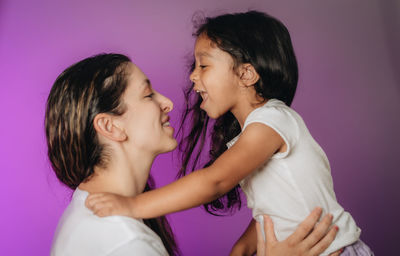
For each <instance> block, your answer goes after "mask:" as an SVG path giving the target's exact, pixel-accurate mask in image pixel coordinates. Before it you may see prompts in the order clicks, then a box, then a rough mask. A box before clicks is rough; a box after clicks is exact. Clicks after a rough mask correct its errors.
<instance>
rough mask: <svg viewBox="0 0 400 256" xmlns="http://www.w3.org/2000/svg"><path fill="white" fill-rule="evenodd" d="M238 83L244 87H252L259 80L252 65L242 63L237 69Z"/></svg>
mask: <svg viewBox="0 0 400 256" xmlns="http://www.w3.org/2000/svg"><path fill="white" fill-rule="evenodd" d="M239 75H240V81H241V83H242V84H243V85H244V86H245V87H250V86H253V85H254V84H255V83H257V82H258V80H259V79H260V75H259V74H258V73H257V71H256V70H255V68H254V67H253V65H251V64H249V63H244V64H242V65H241V66H240V67H239Z"/></svg>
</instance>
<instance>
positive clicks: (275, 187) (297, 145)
mask: <svg viewBox="0 0 400 256" xmlns="http://www.w3.org/2000/svg"><path fill="white" fill-rule="evenodd" d="M251 123H262V124H265V125H267V126H269V127H271V128H272V129H274V130H275V131H276V132H277V133H278V134H279V135H280V136H281V137H282V139H283V140H284V141H285V143H286V145H287V150H286V152H282V153H276V154H274V155H273V156H272V158H271V159H269V160H268V161H266V162H265V164H264V165H263V166H261V167H259V168H258V169H257V170H255V171H254V172H253V173H251V174H250V175H249V176H248V177H246V178H245V179H243V180H242V181H241V182H240V186H241V188H242V189H243V191H244V193H245V194H246V198H247V205H248V207H249V208H251V209H252V212H253V217H254V218H256V219H257V216H260V215H261V214H267V215H269V216H270V217H271V218H272V220H273V222H274V227H275V233H276V236H277V238H278V240H284V239H286V238H287V237H288V236H289V235H291V234H292V233H293V232H294V231H295V229H296V228H297V226H298V224H299V223H301V222H302V221H303V220H304V219H305V218H306V217H307V216H308V214H310V212H311V211H312V210H313V209H314V208H315V207H317V206H318V207H322V208H323V210H324V213H331V214H333V224H335V225H337V226H338V227H339V232H338V233H337V235H336V238H335V240H334V241H333V243H332V244H331V245H330V246H329V248H328V249H327V250H326V251H325V252H324V254H322V255H328V254H329V253H331V252H334V251H336V250H338V249H340V248H343V247H344V246H347V245H349V244H352V243H354V242H355V241H357V240H358V238H359V236H360V232H361V230H360V229H359V228H358V227H357V225H356V223H355V222H354V220H353V218H352V217H351V215H350V214H349V213H348V212H346V211H344V209H343V208H342V207H341V206H340V205H339V203H338V202H337V201H336V196H335V192H334V190H333V182H332V177H331V173H330V172H331V171H330V166H329V162H328V158H327V157H326V155H325V153H324V151H323V150H322V149H321V147H320V146H319V145H318V143H317V142H316V141H315V140H314V139H313V137H312V136H311V134H310V132H309V131H308V129H307V127H306V125H305V124H304V121H303V120H302V118H301V117H300V116H299V115H298V114H297V113H296V112H295V111H294V110H293V109H291V108H290V107H288V106H286V105H285V103H283V102H282V101H279V100H276V99H270V100H268V101H267V103H266V104H265V105H263V106H261V107H259V108H257V109H255V110H254V111H252V112H251V113H250V114H249V116H248V117H247V118H246V121H245V123H244V126H243V129H242V131H243V130H244V129H246V127H247V126H248V125H249V124H251ZM239 137H240V134H239V135H238V136H237V137H235V138H234V139H233V140H231V141H230V142H228V144H227V146H228V148H229V147H231V146H232V145H233V144H234V143H235V142H236V141H237V140H238V139H239ZM260 143H268V141H265V142H260ZM249 161H251V160H249Z"/></svg>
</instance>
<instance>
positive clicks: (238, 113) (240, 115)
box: [231, 97, 268, 129]
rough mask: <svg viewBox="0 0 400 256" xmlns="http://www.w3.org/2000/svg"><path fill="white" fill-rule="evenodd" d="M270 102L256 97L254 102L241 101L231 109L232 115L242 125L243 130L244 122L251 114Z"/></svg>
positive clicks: (246, 99)
mask: <svg viewBox="0 0 400 256" xmlns="http://www.w3.org/2000/svg"><path fill="white" fill-rule="evenodd" d="M267 101H268V100H267V99H264V98H261V97H255V98H254V99H253V100H249V99H248V98H245V99H240V100H239V101H238V103H237V104H236V105H235V106H234V107H233V108H232V109H231V112H232V114H233V115H234V116H235V118H236V119H237V120H238V122H239V124H240V128H241V129H243V126H244V122H245V121H246V118H247V117H248V116H249V114H250V113H251V112H252V111H253V110H254V109H256V108H259V107H261V106H262V105H264V104H265V103H266V102H267Z"/></svg>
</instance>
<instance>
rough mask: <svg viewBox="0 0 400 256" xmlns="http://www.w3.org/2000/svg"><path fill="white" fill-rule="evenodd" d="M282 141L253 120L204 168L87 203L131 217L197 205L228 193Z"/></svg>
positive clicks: (102, 213)
mask: <svg viewBox="0 0 400 256" xmlns="http://www.w3.org/2000/svg"><path fill="white" fill-rule="evenodd" d="M284 145H285V143H284V141H283V139H282V138H281V136H280V135H279V134H278V133H277V132H275V130H273V129H272V128H270V127H269V126H266V125H264V124H260V123H252V124H250V125H249V126H248V127H247V128H246V129H245V130H244V132H243V133H242V134H241V136H240V138H239V140H238V141H237V142H236V143H235V145H233V146H232V147H231V148H230V149H229V150H227V151H225V152H224V153H223V154H222V155H221V156H220V157H219V158H218V159H216V160H215V162H214V163H213V164H212V165H211V166H209V167H207V168H204V169H200V170H198V171H195V172H193V173H191V174H189V175H187V176H185V177H183V178H181V179H179V180H177V181H175V182H173V183H171V184H168V185H166V186H164V187H162V188H159V189H155V190H152V191H149V192H145V193H142V194H140V195H138V196H136V197H134V198H124V197H120V196H116V195H112V194H104V193H102V194H93V195H89V197H88V198H87V200H86V205H87V206H88V208H90V209H92V210H93V211H94V212H95V214H97V215H99V216H109V215H116V214H118V215H126V216H130V217H133V218H155V217H159V216H162V215H165V214H168V213H172V212H177V211H182V210H185V209H189V208H192V207H196V206H199V205H202V204H204V203H208V202H210V201H212V200H215V199H216V198H218V197H220V196H222V195H224V194H225V193H227V192H228V191H229V190H231V189H232V188H233V187H234V186H236V185H237V184H238V183H239V181H240V180H242V179H243V178H245V177H246V176H247V175H249V174H250V173H251V172H253V171H254V170H255V169H256V168H257V167H259V166H260V165H261V164H263V163H265V162H266V161H267V160H268V159H269V158H271V156H272V155H273V154H274V153H276V152H277V151H279V150H280V149H281V148H282V147H283V146H284Z"/></svg>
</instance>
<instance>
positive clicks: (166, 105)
mask: <svg viewBox="0 0 400 256" xmlns="http://www.w3.org/2000/svg"><path fill="white" fill-rule="evenodd" d="M160 97H161V99H160V108H161V110H162V111H163V112H165V113H168V112H171V110H172V109H173V108H174V103H172V101H171V100H170V99H169V98H167V97H165V96H164V95H161V94H160Z"/></svg>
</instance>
